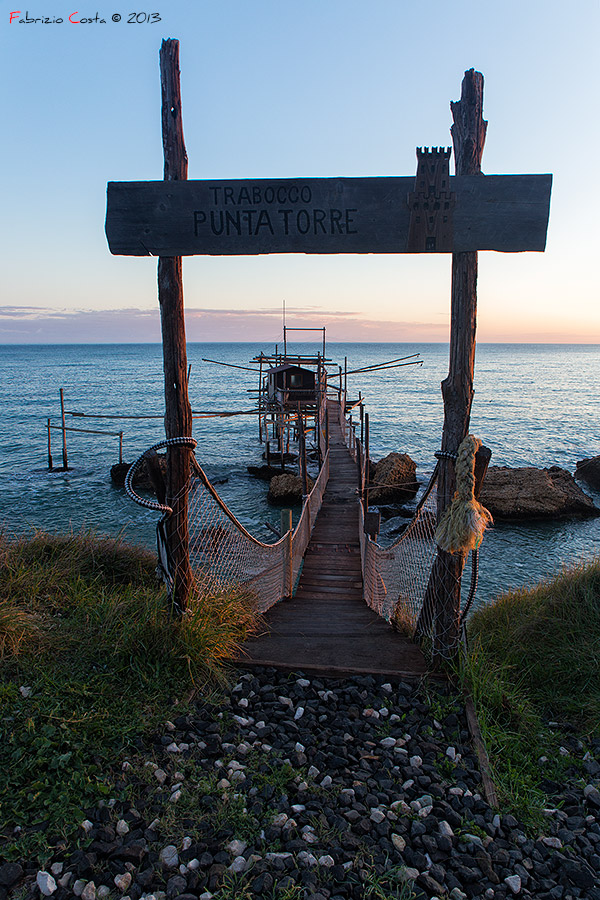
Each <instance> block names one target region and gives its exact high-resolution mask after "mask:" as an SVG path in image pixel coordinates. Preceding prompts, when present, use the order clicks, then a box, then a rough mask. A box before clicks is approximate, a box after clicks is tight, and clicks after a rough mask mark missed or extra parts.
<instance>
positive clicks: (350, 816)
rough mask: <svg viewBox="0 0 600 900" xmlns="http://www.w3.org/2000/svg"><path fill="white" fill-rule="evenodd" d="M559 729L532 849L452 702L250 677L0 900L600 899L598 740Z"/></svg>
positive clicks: (399, 686) (7, 870) (404, 689)
mask: <svg viewBox="0 0 600 900" xmlns="http://www.w3.org/2000/svg"><path fill="white" fill-rule="evenodd" d="M555 727H557V728H558V727H559V726H558V725H556V726H555ZM560 728H561V732H560V737H561V744H562V746H561V750H560V753H561V754H562V756H563V757H564V759H563V764H564V766H563V768H564V772H563V774H562V775H561V783H560V784H557V783H554V782H552V781H551V780H550V779H549V778H547V777H545V775H544V766H545V765H546V763H545V762H544V760H543V759H542V760H541V762H540V764H539V765H540V772H539V777H540V784H541V786H542V787H543V788H544V789H545V790H546V792H547V794H548V795H549V797H550V798H551V808H549V809H547V810H546V811H545V816H544V821H543V825H542V828H541V829H539V830H538V831H537V832H536V833H535V834H532V832H531V830H529V831H528V830H527V829H526V828H525V827H524V826H523V825H522V823H520V822H519V821H518V820H517V819H516V818H515V817H514V816H512V815H510V814H505V813H504V814H503V813H501V812H500V813H499V812H498V811H497V810H494V809H492V808H490V806H489V805H488V804H487V802H486V801H485V799H484V798H483V796H482V795H481V782H480V775H479V770H478V763H477V758H476V756H475V753H474V750H473V747H472V745H471V741H470V737H469V733H468V730H467V726H466V720H465V716H464V710H463V708H462V704H461V702H460V699H459V698H458V697H457V695H456V694H455V693H454V692H453V691H452V690H451V689H450V688H449V687H448V686H446V685H440V684H437V685H431V684H428V685H427V686H423V685H416V684H409V683H404V682H399V683H398V682H394V683H390V682H388V681H386V679H385V678H375V677H371V676H364V677H353V678H348V679H343V680H339V679H335V680H334V679H325V678H315V677H311V676H308V675H307V676H305V675H304V674H303V673H301V672H300V673H295V674H293V675H290V674H287V673H282V672H278V671H276V670H274V669H255V670H252V671H248V672H243V671H240V672H238V673H237V680H235V682H234V686H233V688H232V689H231V691H229V692H228V693H226V694H225V695H221V696H220V698H219V701H218V703H215V702H207V701H204V702H202V703H199V704H198V705H197V707H196V709H195V711H194V713H193V714H188V715H186V716H182V717H179V718H175V719H174V721H172V722H167V723H165V724H164V727H163V728H161V729H160V730H159V731H158V732H157V733H156V734H154V735H151V736H150V737H148V736H145V737H143V738H140V739H139V740H138V752H137V753H136V754H135V755H131V756H130V757H129V758H128V759H127V760H126V761H125V762H123V765H122V768H121V770H120V771H119V772H118V774H117V781H116V788H117V790H118V792H119V794H120V796H124V795H126V796H128V797H129V798H130V799H129V800H127V801H123V800H118V801H116V800H108V801H107V802H106V803H104V804H103V805H101V806H99V807H98V808H96V809H90V810H88V811H87V818H86V819H85V820H84V821H83V822H82V823H81V825H80V832H79V837H80V841H79V849H74V848H65V849H64V850H63V851H62V852H61V853H60V854H57V855H55V857H53V858H52V859H51V860H49V861H48V863H47V865H46V867H45V869H44V870H42V871H40V870H39V867H37V866H35V865H34V864H30V863H28V862H27V861H21V863H6V864H4V865H0V900H6V898H7V897H8V896H15V897H17V896H18V897H19V898H23V900H40V898H41V897H53V898H55V900H67V898H71V897H73V896H76V897H82V898H83V900H102V898H111V900H112V898H122V900H152V898H154V900H211V898H215V900H251V898H257V900H350V898H352V900H363V898H364V900H368V898H378V900H388V898H389V900H392V898H401V900H408V898H411V897H416V898H419V900H425V898H427V900H433V898H438V900H447V898H451V900H464V898H467V900H471V898H473V900H507V898H513V897H521V898H536V900H575V898H583V900H600V793H599V792H598V789H597V786H598V779H599V776H600V764H599V762H598V759H600V740H597V741H595V742H592V743H591V744H590V745H589V746H588V747H584V746H583V745H582V744H581V742H580V741H579V740H578V739H577V738H576V736H575V735H574V733H573V732H572V731H571V730H570V729H569V727H568V726H564V725H563V726H560Z"/></svg>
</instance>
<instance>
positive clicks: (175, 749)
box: [167, 741, 181, 753]
mask: <svg viewBox="0 0 600 900" xmlns="http://www.w3.org/2000/svg"><path fill="white" fill-rule="evenodd" d="M167 753H181V750H180V749H179V747H178V746H177V744H176V743H175V741H173V743H172V744H169V746H168V747H167Z"/></svg>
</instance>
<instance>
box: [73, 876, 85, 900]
mask: <svg viewBox="0 0 600 900" xmlns="http://www.w3.org/2000/svg"><path fill="white" fill-rule="evenodd" d="M84 887H85V881H84V880H83V878H78V879H77V881H76V882H75V884H74V885H73V893H74V894H75V896H76V897H81V895H82V893H83V889H84Z"/></svg>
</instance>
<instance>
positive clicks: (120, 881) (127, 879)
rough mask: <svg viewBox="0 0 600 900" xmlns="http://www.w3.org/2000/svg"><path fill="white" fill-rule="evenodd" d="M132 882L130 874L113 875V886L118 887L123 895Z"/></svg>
mask: <svg viewBox="0 0 600 900" xmlns="http://www.w3.org/2000/svg"><path fill="white" fill-rule="evenodd" d="M132 880H133V875H132V874H131V872H123V874H122V875H115V877H114V878H113V881H114V883H115V886H116V887H118V889H119V890H120V891H121V892H123V893H124V892H125V891H126V890H127V888H128V887H129V885H130V884H131V882H132Z"/></svg>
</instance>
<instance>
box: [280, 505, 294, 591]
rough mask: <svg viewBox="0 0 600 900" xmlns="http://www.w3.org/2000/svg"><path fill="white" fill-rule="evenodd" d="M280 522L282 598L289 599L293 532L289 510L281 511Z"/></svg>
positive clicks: (291, 582)
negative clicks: (283, 545) (282, 569)
mask: <svg viewBox="0 0 600 900" xmlns="http://www.w3.org/2000/svg"><path fill="white" fill-rule="evenodd" d="M280 522H281V527H280V531H281V535H282V536H285V547H284V576H283V577H284V584H283V597H284V599H289V598H290V597H291V596H292V594H293V592H294V558H293V548H292V535H293V530H292V511H291V509H282V510H281V515H280Z"/></svg>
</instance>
